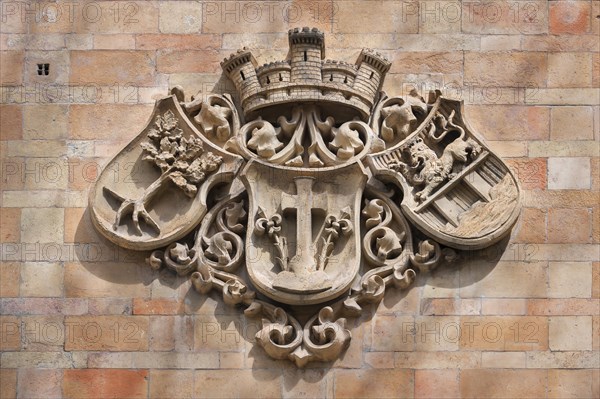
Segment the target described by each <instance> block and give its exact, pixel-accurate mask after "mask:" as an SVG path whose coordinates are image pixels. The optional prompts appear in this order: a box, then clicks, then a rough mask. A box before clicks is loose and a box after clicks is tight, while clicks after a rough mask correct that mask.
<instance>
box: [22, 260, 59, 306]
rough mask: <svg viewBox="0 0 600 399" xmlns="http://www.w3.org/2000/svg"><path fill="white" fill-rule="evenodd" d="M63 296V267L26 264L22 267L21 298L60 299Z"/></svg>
mask: <svg viewBox="0 0 600 399" xmlns="http://www.w3.org/2000/svg"><path fill="white" fill-rule="evenodd" d="M62 294H63V266H62V264H60V263H41V262H35V263H28V262H26V263H24V264H23V266H22V267H21V296H23V297H59V296H62Z"/></svg>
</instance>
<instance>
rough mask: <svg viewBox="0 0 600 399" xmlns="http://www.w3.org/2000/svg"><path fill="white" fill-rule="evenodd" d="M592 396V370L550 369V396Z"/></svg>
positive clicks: (562, 397)
mask: <svg viewBox="0 0 600 399" xmlns="http://www.w3.org/2000/svg"><path fill="white" fill-rule="evenodd" d="M592 397H593V394H592V370H548V398H560V399H564V398H592Z"/></svg>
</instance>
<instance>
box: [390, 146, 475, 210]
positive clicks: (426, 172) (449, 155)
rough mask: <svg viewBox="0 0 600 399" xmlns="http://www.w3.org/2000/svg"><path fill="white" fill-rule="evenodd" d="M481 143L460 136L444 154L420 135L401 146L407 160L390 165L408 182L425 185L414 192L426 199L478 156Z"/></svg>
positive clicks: (421, 198) (420, 199)
mask: <svg viewBox="0 0 600 399" xmlns="http://www.w3.org/2000/svg"><path fill="white" fill-rule="evenodd" d="M480 151H481V147H480V146H479V144H477V143H476V142H475V141H473V140H472V139H468V140H466V141H465V140H463V139H462V138H457V139H456V140H454V141H453V142H451V143H450V144H448V145H447V146H446V148H445V149H444V152H443V153H442V156H441V157H438V156H437V154H436V153H435V152H434V151H433V150H432V149H431V148H429V146H427V144H425V142H423V139H422V138H420V137H418V138H416V139H414V140H412V141H411V142H410V143H408V144H406V145H404V146H403V147H402V152H403V156H404V158H405V159H406V160H408V165H407V164H406V163H404V162H395V163H391V164H390V165H389V168H390V169H392V170H394V171H396V172H400V173H401V174H402V175H403V176H404V178H405V179H406V180H407V182H408V183H409V184H410V185H412V186H414V187H421V186H423V189H422V190H421V191H419V192H417V193H416V194H415V200H416V201H418V202H423V201H425V200H426V199H427V197H429V195H430V194H431V192H432V191H433V190H434V189H435V188H436V187H438V186H439V185H440V184H442V183H443V182H444V181H446V180H447V179H453V178H454V177H456V175H457V174H458V173H459V172H460V171H461V170H462V169H463V168H464V167H465V165H466V164H467V163H468V162H470V161H471V160H473V159H475V158H476V157H477V155H478V154H479V152H480Z"/></svg>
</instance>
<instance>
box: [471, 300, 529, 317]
mask: <svg viewBox="0 0 600 399" xmlns="http://www.w3.org/2000/svg"><path fill="white" fill-rule="evenodd" d="M526 313H527V300H526V299H501V298H482V299H481V314H484V315H515V316H517V315H524V314H526Z"/></svg>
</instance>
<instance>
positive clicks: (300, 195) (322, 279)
mask: <svg viewBox="0 0 600 399" xmlns="http://www.w3.org/2000/svg"><path fill="white" fill-rule="evenodd" d="M314 182H315V178H313V177H309V176H301V177H296V178H294V183H295V184H296V195H289V194H286V193H283V198H282V201H281V208H282V210H283V211H284V212H285V211H294V212H296V255H295V256H294V257H293V258H292V259H291V260H290V261H289V264H288V270H284V271H282V272H281V273H279V274H278V275H277V277H276V278H275V280H274V281H273V287H274V288H277V289H280V290H282V291H288V292H294V293H307V294H308V293H314V292H321V291H325V290H327V289H329V288H331V286H332V283H331V280H330V279H329V277H328V276H327V273H325V272H324V271H323V270H319V269H318V265H317V262H316V261H315V258H314V256H313V253H312V246H313V243H312V212H313V209H327V196H326V195H323V194H315V193H313V191H312V187H313V184H314Z"/></svg>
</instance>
